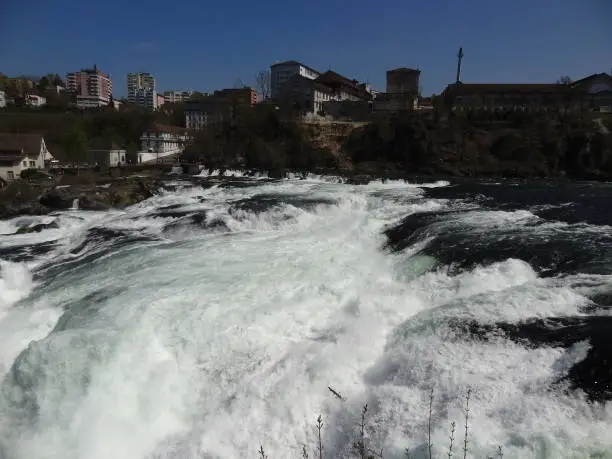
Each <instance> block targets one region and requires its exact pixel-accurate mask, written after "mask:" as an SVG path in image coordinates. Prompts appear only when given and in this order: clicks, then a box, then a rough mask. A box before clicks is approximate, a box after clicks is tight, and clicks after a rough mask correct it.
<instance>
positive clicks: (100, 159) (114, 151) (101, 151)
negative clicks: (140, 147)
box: [88, 140, 127, 169]
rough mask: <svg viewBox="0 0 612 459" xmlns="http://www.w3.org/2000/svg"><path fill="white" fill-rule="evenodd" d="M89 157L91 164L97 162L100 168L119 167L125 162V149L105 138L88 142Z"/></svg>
mask: <svg viewBox="0 0 612 459" xmlns="http://www.w3.org/2000/svg"><path fill="white" fill-rule="evenodd" d="M88 153H89V158H90V162H91V164H97V165H98V166H100V168H102V169H108V168H109V167H119V166H122V165H124V164H127V151H126V149H125V148H123V147H120V146H119V145H117V144H116V143H115V142H108V141H105V140H99V141H93V142H92V143H91V144H90V147H89V150H88Z"/></svg>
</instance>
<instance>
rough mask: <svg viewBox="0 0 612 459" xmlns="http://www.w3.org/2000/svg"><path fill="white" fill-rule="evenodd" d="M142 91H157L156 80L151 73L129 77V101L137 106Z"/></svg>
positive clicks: (129, 75) (140, 73) (135, 74)
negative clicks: (139, 93)
mask: <svg viewBox="0 0 612 459" xmlns="http://www.w3.org/2000/svg"><path fill="white" fill-rule="evenodd" d="M141 90H146V91H155V78H154V77H153V75H151V74H150V73H145V72H138V73H128V75H127V100H128V102H129V103H131V104H137V101H138V92H139V91H141Z"/></svg>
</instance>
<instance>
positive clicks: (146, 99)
mask: <svg viewBox="0 0 612 459" xmlns="http://www.w3.org/2000/svg"><path fill="white" fill-rule="evenodd" d="M133 103H134V104H136V105H138V106H139V107H144V108H146V109H147V110H151V111H153V110H157V108H158V104H157V91H155V89H153V90H151V89H138V90H136V93H135V98H134V102H133Z"/></svg>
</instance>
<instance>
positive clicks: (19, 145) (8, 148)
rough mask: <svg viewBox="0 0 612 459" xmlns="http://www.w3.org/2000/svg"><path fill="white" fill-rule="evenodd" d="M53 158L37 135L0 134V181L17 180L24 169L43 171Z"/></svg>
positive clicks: (40, 137) (41, 137)
mask: <svg viewBox="0 0 612 459" xmlns="http://www.w3.org/2000/svg"><path fill="white" fill-rule="evenodd" d="M52 159H53V156H52V155H51V153H50V152H49V150H48V149H47V145H46V144H45V139H44V138H43V136H41V135H39V134H0V179H2V180H3V181H5V182H11V181H13V180H15V179H19V178H20V176H21V172H22V171H23V170H26V169H44V167H45V161H49V160H52Z"/></svg>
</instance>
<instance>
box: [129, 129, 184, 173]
mask: <svg viewBox="0 0 612 459" xmlns="http://www.w3.org/2000/svg"><path fill="white" fill-rule="evenodd" d="M192 139H193V135H192V133H191V131H190V130H189V129H187V128H184V127H180V126H168V125H164V124H154V125H152V126H151V127H150V128H149V129H147V130H146V131H145V132H143V133H142V135H141V136H140V151H139V152H138V163H139V164H141V163H148V162H159V161H160V160H161V159H162V158H166V159H168V157H174V156H177V155H180V154H181V153H183V151H184V150H185V145H187V144H188V143H190V142H191V140H192Z"/></svg>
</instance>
